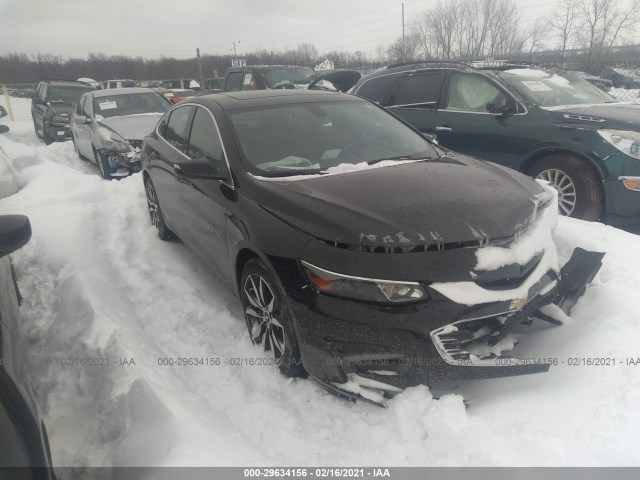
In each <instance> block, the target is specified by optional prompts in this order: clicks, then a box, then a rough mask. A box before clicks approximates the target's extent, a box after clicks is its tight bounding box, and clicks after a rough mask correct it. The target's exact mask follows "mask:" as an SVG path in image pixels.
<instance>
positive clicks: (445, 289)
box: [142, 90, 602, 403]
mask: <svg viewBox="0 0 640 480" xmlns="http://www.w3.org/2000/svg"><path fill="white" fill-rule="evenodd" d="M142 168H143V178H144V184H145V190H146V194H147V201H148V206H149V213H150V216H151V221H152V222H153V224H154V225H155V226H156V227H157V229H158V233H159V236H160V237H161V238H162V239H168V238H170V237H172V236H173V235H174V234H175V235H177V236H178V237H179V238H180V239H181V240H182V241H184V243H185V244H187V245H188V246H189V247H190V248H191V249H193V250H194V251H195V252H196V253H197V254H198V255H199V256H200V257H201V258H202V259H203V261H204V262H206V263H207V264H208V265H209V266H210V267H211V268H212V269H213V270H214V271H215V272H216V273H217V274H218V276H219V277H220V278H221V279H222V280H223V281H224V282H225V283H226V284H227V285H228V286H229V288H231V289H232V290H233V291H234V292H235V293H236V294H237V295H238V296H239V297H240V298H241V300H242V303H243V308H244V312H245V318H246V322H247V328H248V331H249V335H250V338H251V340H252V341H253V342H254V343H256V344H260V345H262V346H264V349H265V350H267V351H271V352H272V353H273V355H274V358H275V362H274V363H275V364H276V365H277V366H278V367H279V369H280V371H281V372H282V373H283V374H285V375H289V376H292V375H301V374H304V373H305V372H306V373H308V374H309V375H310V376H311V377H312V378H314V379H315V380H316V381H318V382H319V383H320V384H322V385H323V386H324V387H326V388H327V389H329V390H330V391H332V392H333V393H336V394H338V395H340V396H342V397H345V398H349V399H352V400H355V399H356V398H362V399H366V400H368V401H372V402H375V403H383V402H384V399H385V398H388V397H390V396H392V395H393V394H395V393H397V392H399V391H401V390H402V389H403V388H406V387H408V386H411V385H416V384H427V385H434V384H437V383H439V382H441V381H443V380H450V379H471V378H489V377H498V376H506V375H515V374H522V373H535V372H540V371H546V370H547V369H548V368H549V364H548V363H546V362H544V361H541V362H535V363H532V364H528V365H524V366H519V367H517V368H516V367H513V366H511V365H508V362H501V361H497V360H500V358H496V356H497V355H499V354H500V351H499V350H500V345H501V343H500V342H501V340H503V339H504V337H506V335H507V334H508V333H509V332H510V331H512V329H514V328H516V327H518V326H519V325H520V324H526V323H530V322H531V321H532V319H533V318H538V319H541V320H546V321H549V322H552V323H558V322H557V321H556V320H555V319H553V318H551V317H549V316H548V315H545V314H543V313H541V312H540V311H539V309H540V308H541V307H542V306H544V305H547V304H549V303H556V304H558V305H560V306H563V307H564V308H565V309H566V308H569V307H570V305H571V304H572V303H573V302H574V301H575V299H576V298H577V297H578V296H579V295H580V294H582V292H583V291H584V288H585V286H586V284H587V283H588V282H589V281H591V279H592V278H593V276H594V275H595V273H596V272H597V270H598V268H599V266H600V262H601V258H602V254H596V253H592V252H585V251H584V250H580V249H576V251H574V254H573V256H572V258H571V260H570V261H569V262H568V263H567V264H566V265H565V266H563V267H562V268H560V267H559V265H558V259H557V256H556V250H555V246H554V244H553V240H552V239H551V231H552V229H553V227H554V226H555V221H556V219H557V208H558V207H557V195H556V194H555V193H554V190H553V189H551V188H549V187H545V186H543V185H541V184H539V183H536V182H535V181H533V180H531V179H529V178H527V177H525V176H524V175H521V174H519V173H517V172H515V171H512V170H509V169H507V168H505V167H499V166H496V165H493V164H489V163H485V162H481V161H478V160H475V159H473V158H470V157H466V156H462V155H455V154H453V153H452V152H449V151H447V150H444V149H442V148H440V147H438V146H437V145H435V144H433V143H431V142H430V141H429V140H428V139H426V138H425V137H424V136H423V135H421V134H420V133H419V132H418V131H417V130H415V129H413V128H412V127H410V126H408V125H407V124H405V123H403V122H402V121H401V120H398V119H397V118H396V117H394V116H393V115H391V114H390V113H388V112H386V111H385V110H383V109H382V108H380V107H378V106H376V105H374V104H373V103H370V102H368V101H366V100H363V99H360V98H357V97H353V96H350V95H345V94H340V93H330V92H314V91H295V90H281V91H249V92H231V93H220V94H214V95H208V96H203V97H199V98H197V99H193V100H190V101H189V102H183V103H180V104H179V105H177V106H176V107H174V108H173V109H171V110H170V111H169V112H167V113H166V114H165V115H164V116H163V117H162V119H161V120H160V122H159V124H158V126H157V128H156V129H155V131H154V132H153V133H152V134H151V135H150V136H148V137H147V138H146V139H145V144H144V148H143V153H142Z"/></svg>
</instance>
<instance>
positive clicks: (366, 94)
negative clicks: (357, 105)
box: [356, 73, 398, 103]
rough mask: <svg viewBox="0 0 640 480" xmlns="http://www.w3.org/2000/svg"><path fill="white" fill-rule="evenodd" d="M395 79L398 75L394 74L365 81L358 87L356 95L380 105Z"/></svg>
mask: <svg viewBox="0 0 640 480" xmlns="http://www.w3.org/2000/svg"><path fill="white" fill-rule="evenodd" d="M397 78H398V74H397V73H396V74H392V75H382V76H380V77H375V78H372V79H371V80H367V81H365V82H364V83H363V84H362V85H360V88H358V91H357V92H356V95H357V96H359V97H362V98H366V99H368V100H371V101H372V102H378V103H380V102H381V101H382V99H383V97H384V95H385V94H386V93H387V92H388V91H389V89H390V88H391V85H393V82H395V80H396V79H397Z"/></svg>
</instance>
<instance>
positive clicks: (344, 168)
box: [254, 160, 420, 182]
mask: <svg viewBox="0 0 640 480" xmlns="http://www.w3.org/2000/svg"><path fill="white" fill-rule="evenodd" d="M419 161H420V160H383V161H382V162H378V163H374V164H373V165H369V164H368V163H367V162H361V163H355V164H354V163H341V164H340V165H336V166H335V167H329V168H327V169H326V170H323V171H322V173H310V174H309V175H295V176H292V177H263V176H260V175H254V177H255V178H257V179H259V180H269V181H275V182H291V181H294V182H295V181H299V180H309V179H310V178H318V177H326V176H328V175H341V174H344V173H351V172H360V171H362V170H370V169H372V168H382V167H391V166H394V165H400V164H403V163H413V162H419Z"/></svg>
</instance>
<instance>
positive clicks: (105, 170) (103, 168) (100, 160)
mask: <svg viewBox="0 0 640 480" xmlns="http://www.w3.org/2000/svg"><path fill="white" fill-rule="evenodd" d="M93 156H94V158H95V159H96V164H97V165H98V170H100V176H101V177H102V178H104V179H105V180H111V165H110V164H109V159H108V158H107V157H106V156H105V155H104V154H102V153H100V152H98V151H96V149H95V148H94V149H93Z"/></svg>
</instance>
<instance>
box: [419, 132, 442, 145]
mask: <svg viewBox="0 0 640 480" xmlns="http://www.w3.org/2000/svg"><path fill="white" fill-rule="evenodd" d="M422 136H423V137H424V138H426V139H427V140H429V141H430V142H433V143H435V144H436V145H438V136H437V135H436V134H435V133H425V132H422Z"/></svg>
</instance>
